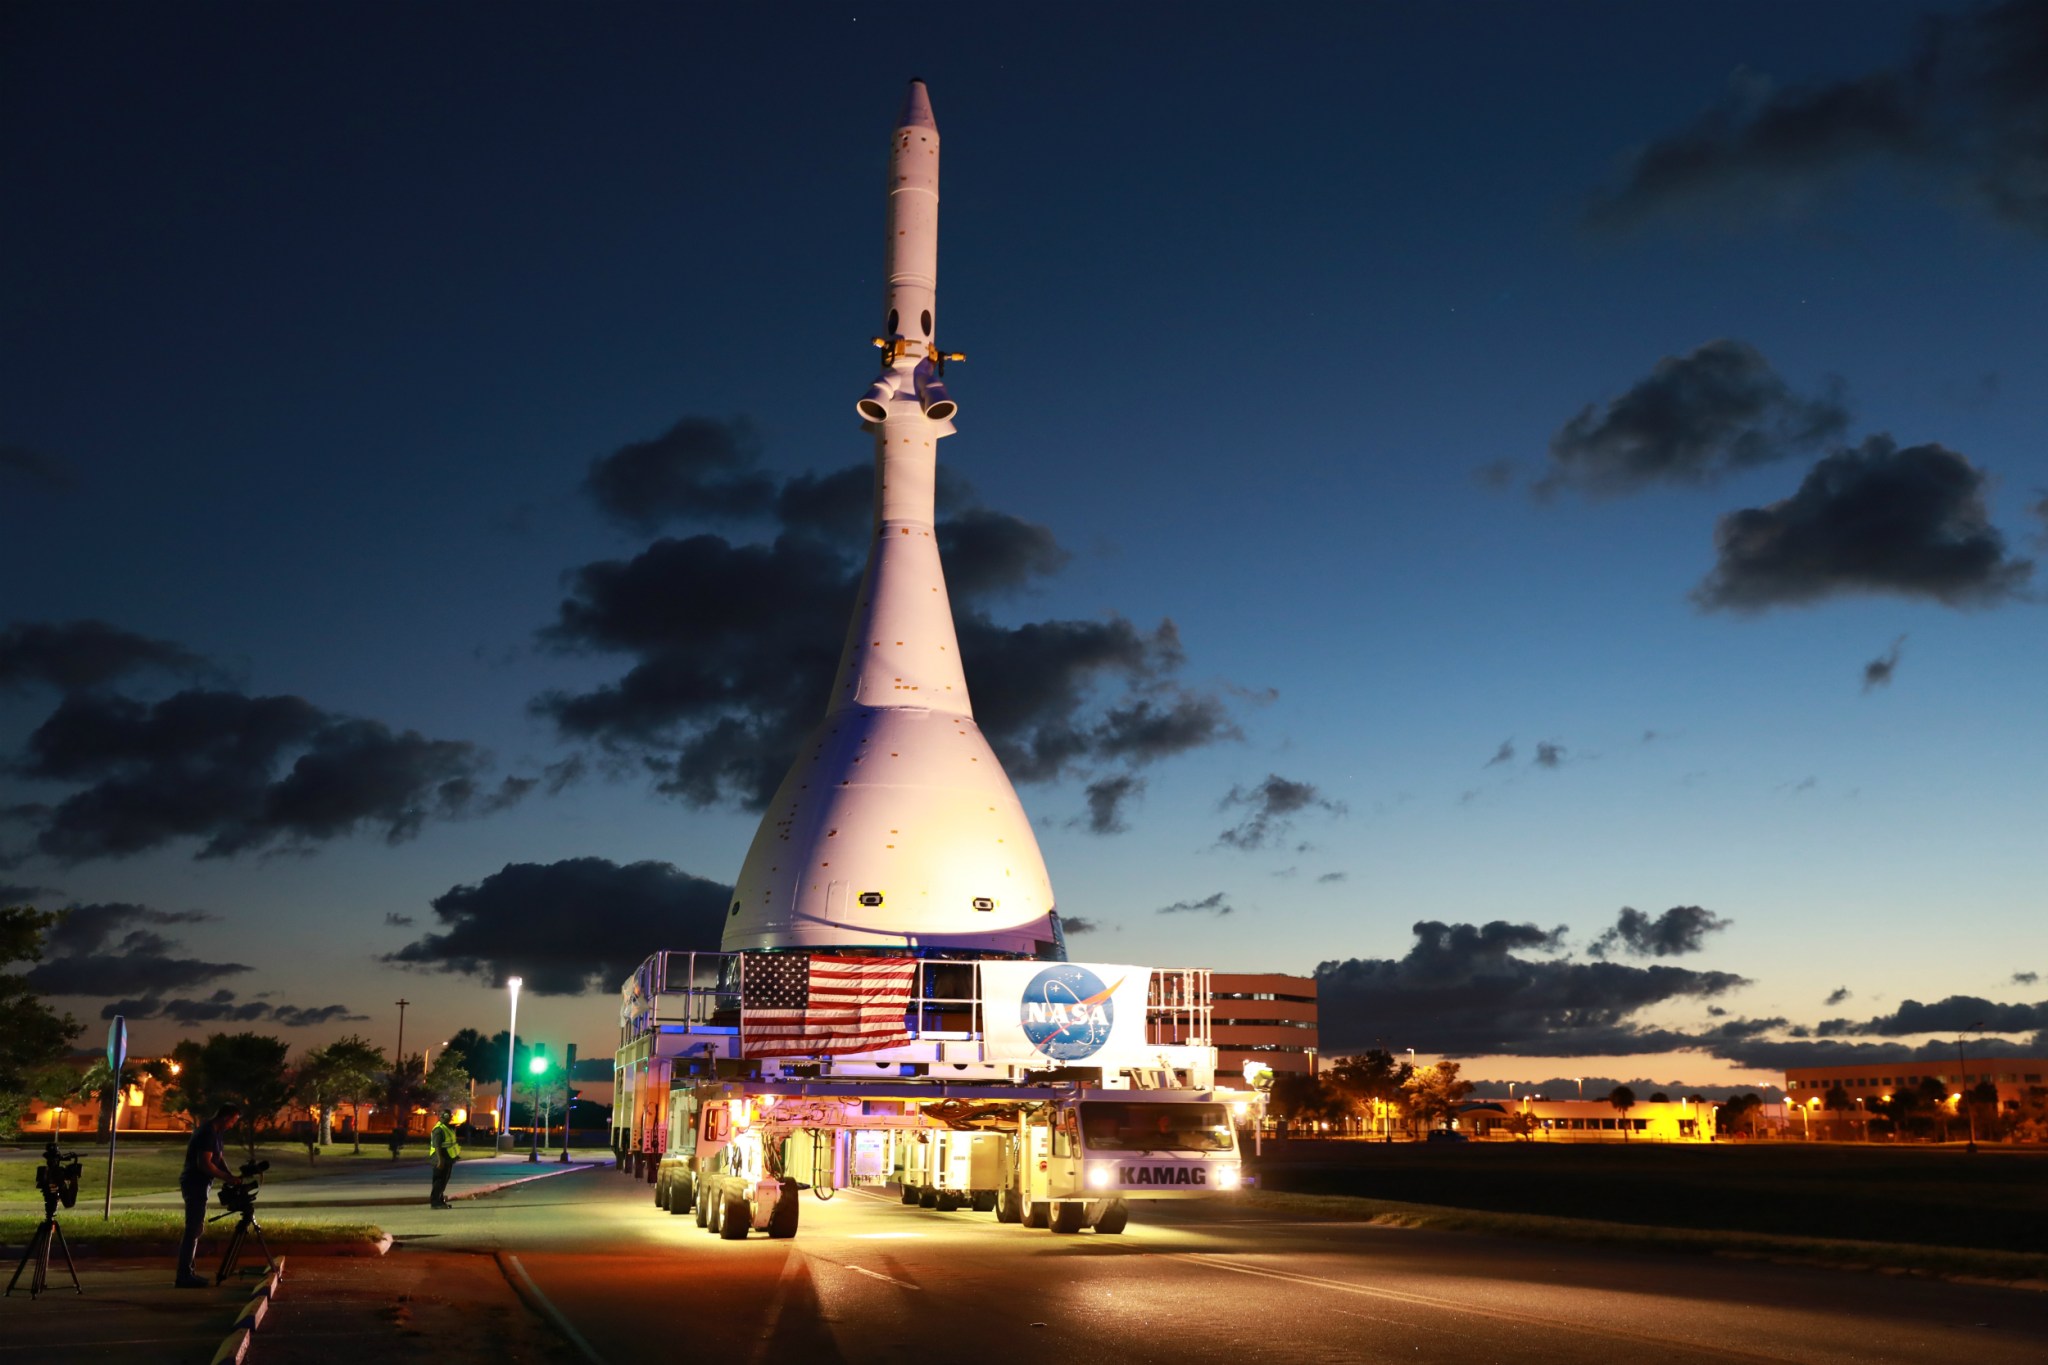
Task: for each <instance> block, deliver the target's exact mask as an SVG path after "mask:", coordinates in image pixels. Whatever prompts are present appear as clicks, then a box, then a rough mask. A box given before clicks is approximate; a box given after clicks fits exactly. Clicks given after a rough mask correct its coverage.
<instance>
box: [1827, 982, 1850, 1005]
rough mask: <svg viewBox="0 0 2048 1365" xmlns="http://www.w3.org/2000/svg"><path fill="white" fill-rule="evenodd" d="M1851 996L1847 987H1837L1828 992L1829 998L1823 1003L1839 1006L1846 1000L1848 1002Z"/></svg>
mask: <svg viewBox="0 0 2048 1365" xmlns="http://www.w3.org/2000/svg"><path fill="white" fill-rule="evenodd" d="M1850 994H1851V992H1850V990H1849V988H1848V987H1847V986H1837V987H1835V988H1834V989H1833V990H1831V991H1829V992H1828V998H1827V999H1826V1000H1823V1001H1822V1002H1821V1003H1822V1004H1824V1005H1839V1004H1841V1003H1842V1002H1843V1001H1844V1000H1847V999H1848V998H1849V996H1850Z"/></svg>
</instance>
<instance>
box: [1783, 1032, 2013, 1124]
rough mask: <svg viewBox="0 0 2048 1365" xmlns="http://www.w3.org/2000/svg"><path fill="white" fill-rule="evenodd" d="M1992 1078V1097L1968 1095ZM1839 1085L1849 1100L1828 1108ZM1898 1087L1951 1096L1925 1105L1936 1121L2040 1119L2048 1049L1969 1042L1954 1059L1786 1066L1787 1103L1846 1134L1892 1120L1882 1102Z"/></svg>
mask: <svg viewBox="0 0 2048 1365" xmlns="http://www.w3.org/2000/svg"><path fill="white" fill-rule="evenodd" d="M1930 1083H1931V1084H1930ZM1987 1085H1988V1086H1990V1087H1991V1088H1992V1090H1993V1091H1995V1092H1996V1094H1997V1099H1996V1101H1995V1102H1992V1103H1980V1102H1975V1101H1973V1100H1972V1099H1971V1098H1970V1097H1972V1096H1974V1095H1975V1093H1976V1092H1977V1091H1978V1089H1979V1087H1981V1086H1987ZM1837 1089H1839V1090H1840V1091H1841V1094H1840V1095H1839V1096H1838V1097H1837V1099H1838V1100H1846V1101H1847V1105H1846V1106H1844V1107H1843V1108H1840V1109H1831V1108H1829V1106H1828V1096H1829V1095H1830V1094H1831V1093H1832V1092H1834V1091H1835V1090H1837ZM1901 1091H1907V1092H1917V1093H1918V1094H1919V1095H1921V1096H1925V1097H1928V1098H1929V1099H1930V1100H1932V1098H1933V1096H1934V1095H1936V1094H1941V1095H1944V1096H1946V1098H1945V1099H1942V1100H1940V1101H1939V1102H1938V1103H1933V1104H1930V1105H1929V1106H1928V1108H1927V1112H1928V1114H1929V1116H1930V1117H1931V1118H1933V1119H1935V1120H1936V1121H1939V1120H1941V1119H1946V1120H1947V1121H1948V1122H1949V1123H1950V1124H1956V1123H1966V1122H1968V1121H1969V1120H1970V1119H1971V1118H1973V1117H1974V1118H1976V1119H1977V1120H1978V1121H1979V1123H1980V1125H1981V1124H1983V1123H1984V1122H1985V1121H1986V1120H1994V1121H1996V1122H1997V1123H1999V1124H2003V1125H2008V1126H2010V1125H2017V1124H2023V1123H2032V1124H2040V1123H2042V1122H2043V1120H2044V1119H2048V1057H1971V1056H1970V1055H1969V1049H1968V1048H1967V1047H1965V1048H1964V1050H1963V1052H1962V1053H1961V1055H1960V1056H1958V1057H1957V1058H1956V1060H1955V1061H1953V1062H1950V1061H1924V1060H1923V1061H1917V1062H1916V1061H1909V1060H1905V1059H1900V1060H1896V1061H1890V1062H1861V1063H1858V1064H1856V1065H1853V1066H1850V1065H1844V1064H1842V1063H1835V1064H1832V1065H1827V1066H1802V1067H1788V1068H1787V1069H1786V1071H1785V1093H1786V1097H1787V1103H1788V1104H1789V1105H1790V1106H1791V1108H1792V1110H1793V1112H1795V1113H1800V1114H1801V1117H1800V1119H1799V1121H1798V1122H1799V1123H1800V1124H1802V1125H1805V1126H1806V1127H1808V1128H1812V1127H1821V1126H1825V1127H1827V1128H1829V1129H1833V1130H1840V1129H1844V1128H1846V1129H1847V1130H1848V1134H1847V1135H1855V1134H1857V1133H1863V1134H1867V1133H1868V1131H1869V1127H1870V1124H1871V1122H1872V1120H1873V1119H1876V1120H1877V1121H1878V1122H1879V1124H1880V1127H1883V1126H1885V1125H1887V1124H1888V1122H1889V1120H1888V1119H1886V1118H1885V1115H1884V1110H1885V1109H1886V1108H1888V1107H1889V1105H1890V1102H1891V1099H1892V1096H1893V1095H1895V1094H1898V1093H1899V1092H1901Z"/></svg>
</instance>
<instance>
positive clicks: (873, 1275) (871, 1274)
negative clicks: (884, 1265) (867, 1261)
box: [820, 1258, 924, 1293]
mask: <svg viewBox="0 0 2048 1365" xmlns="http://www.w3.org/2000/svg"><path fill="white" fill-rule="evenodd" d="M820 1259H822V1258H820ZM826 1264H827V1265H836V1266H838V1267H839V1268H840V1269H841V1270H851V1271H852V1272H853V1273H854V1274H856V1275H865V1276H867V1277H868V1278H869V1279H871V1280H885V1281H887V1282H888V1283H890V1284H893V1285H896V1286H897V1287H899V1288H902V1289H915V1290H917V1291H918V1292H919V1293H923V1292H924V1286H923V1285H921V1284H912V1283H911V1282H910V1281H908V1280H899V1279H897V1278H896V1277H895V1276H894V1275H884V1274H883V1273H882V1272H881V1271H879V1270H869V1269H868V1268H867V1267H866V1266H864V1265H848V1264H846V1262H844V1261H827V1262H826Z"/></svg>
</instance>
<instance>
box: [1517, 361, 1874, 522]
mask: <svg viewBox="0 0 2048 1365" xmlns="http://www.w3.org/2000/svg"><path fill="white" fill-rule="evenodd" d="M1839 387H1840V386H1839V384H1836V385H1834V386H1833V387H1832V388H1831V389H1830V391H1829V392H1827V393H1825V394H1822V395H1821V396H1818V397H1814V398H1802V397H1800V396H1798V395H1797V394H1794V393H1793V392H1792V390H1791V389H1790V388H1789V387H1788V386H1787V385H1786V383H1785V381H1784V380H1782V379H1780V378H1779V377H1778V376H1777V374H1776V373H1775V372H1774V371H1773V370H1772V369H1771V366H1770V362H1768V361H1766V360H1765V359H1764V358H1763V356H1762V355H1760V354H1758V353H1757V351H1756V349H1755V348H1754V347H1752V346H1750V345H1749V344H1748V343H1746V342H1741V341H1734V340H1728V339H1723V340H1719V341H1709V342H1707V343H1706V344H1705V345H1703V346H1701V347H1699V348H1698V349H1697V350H1693V351H1690V352H1688V353H1686V354H1685V355H1679V356H1665V357H1664V358H1663V359H1662V360H1659V361H1658V362H1657V364H1656V366H1655V368H1653V369H1652V370H1651V371H1650V373H1649V375H1648V376H1647V377H1646V378H1644V379H1641V380H1639V381H1637V383H1636V385H1635V387H1633V388H1631V389H1630V390H1629V391H1628V392H1627V393H1624V394H1623V395H1621V397H1619V398H1616V399H1614V400H1613V401H1612V402H1610V403H1608V404H1607V407H1606V409H1605V410H1604V411H1600V412H1596V411H1595V409H1594V405H1592V404H1590V403H1589V404H1587V405H1586V406H1585V407H1584V408H1582V409H1580V411H1579V414H1578V415H1577V416H1576V417H1574V418H1572V419H1571V420H1570V421H1569V422H1566V423H1565V424H1564V426H1562V427H1561V428H1559V429H1558V432H1557V434H1556V435H1555V436H1552V437H1551V438H1550V472H1549V473H1548V474H1546V475H1545V476H1544V477H1543V478H1542V480H1540V481H1539V482H1538V483H1537V484H1536V485H1535V491H1536V492H1537V493H1538V494H1539V495H1548V494H1551V493H1554V492H1556V491H1558V490H1559V489H1566V488H1569V489H1575V490H1577V491H1579V492H1581V493H1585V494H1587V495H1588V496H1591V497H1612V496H1619V495H1622V494H1627V493H1637V492H1641V491H1642V490H1643V489H1645V488H1649V487H1652V486H1654V485H1657V484H1681V485H1692V486H1697V485H1704V484H1711V483H1714V482H1715V481H1717V480H1718V479H1720V478H1722V477H1723V476H1724V475H1727V474H1731V473H1734V472H1737V471H1740V470H1743V469H1752V468H1755V467H1756V466H1758V465H1764V464H1770V463H1773V462H1774V461H1778V460H1783V459H1788V458H1790V457H1791V456H1793V455H1798V454H1803V453H1811V452H1813V451H1816V450H1820V449H1823V448H1824V447H1826V446H1827V445H1828V444H1830V443H1832V442H1834V441H1836V440H1838V439H1840V437H1841V436H1842V433H1843V432H1844V431H1846V430H1847V429H1848V425H1849V413H1848V410H1847V409H1846V408H1844V407H1843V406H1842V402H1841V397H1840V394H1839V392H1838V391H1837V390H1839Z"/></svg>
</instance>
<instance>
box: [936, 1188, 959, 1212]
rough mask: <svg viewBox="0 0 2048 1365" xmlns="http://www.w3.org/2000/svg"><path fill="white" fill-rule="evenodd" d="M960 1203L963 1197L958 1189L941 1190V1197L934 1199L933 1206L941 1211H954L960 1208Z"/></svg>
mask: <svg viewBox="0 0 2048 1365" xmlns="http://www.w3.org/2000/svg"><path fill="white" fill-rule="evenodd" d="M960 1203H961V1199H960V1195H959V1193H958V1192H957V1191H955V1190H940V1191H939V1197H938V1198H937V1199H936V1200H935V1201H933V1203H932V1207H933V1208H935V1209H937V1210H938V1211H939V1212H940V1213H952V1212H954V1211H956V1210H957V1209H959V1207H960Z"/></svg>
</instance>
